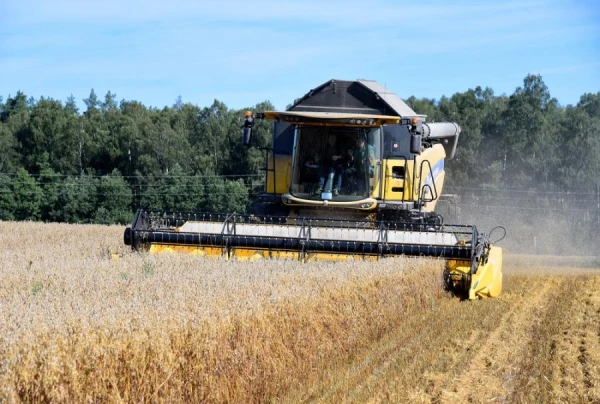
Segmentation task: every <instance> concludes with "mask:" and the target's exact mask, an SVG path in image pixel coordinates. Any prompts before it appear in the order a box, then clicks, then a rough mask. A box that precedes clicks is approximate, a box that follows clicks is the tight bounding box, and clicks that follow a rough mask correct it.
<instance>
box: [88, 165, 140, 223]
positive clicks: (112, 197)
mask: <svg viewBox="0 0 600 404" xmlns="http://www.w3.org/2000/svg"><path fill="white" fill-rule="evenodd" d="M96 194H97V198H96V212H95V214H94V222H95V223H103V224H111V223H120V224H126V223H129V222H131V219H132V216H133V215H132V213H131V201H132V193H131V189H130V188H129V186H128V185H127V183H126V182H125V180H124V179H123V176H122V175H121V173H120V172H119V171H118V170H116V169H115V170H113V172H112V173H110V174H109V175H105V176H102V177H101V178H100V180H99V182H98V184H97V187H96Z"/></svg>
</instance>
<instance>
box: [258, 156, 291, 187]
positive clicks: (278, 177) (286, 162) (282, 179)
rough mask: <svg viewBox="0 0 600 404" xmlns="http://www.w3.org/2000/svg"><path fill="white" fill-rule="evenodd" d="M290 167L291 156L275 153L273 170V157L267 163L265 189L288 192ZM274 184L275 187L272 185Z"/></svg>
mask: <svg viewBox="0 0 600 404" xmlns="http://www.w3.org/2000/svg"><path fill="white" fill-rule="evenodd" d="M291 168H292V156H291V155H284V154H276V155H275V170H273V158H272V157H270V158H269V161H268V163H267V183H266V186H265V188H266V189H265V191H266V192H268V193H273V192H275V193H276V194H284V193H287V192H290V179H291ZM273 184H275V187H274V186H273Z"/></svg>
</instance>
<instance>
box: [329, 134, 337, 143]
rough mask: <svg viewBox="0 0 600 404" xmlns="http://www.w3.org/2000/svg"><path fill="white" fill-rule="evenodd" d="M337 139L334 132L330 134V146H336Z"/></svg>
mask: <svg viewBox="0 0 600 404" xmlns="http://www.w3.org/2000/svg"><path fill="white" fill-rule="evenodd" d="M336 140H337V138H336V136H335V135H334V134H333V133H331V134H329V145H330V146H335V141H336Z"/></svg>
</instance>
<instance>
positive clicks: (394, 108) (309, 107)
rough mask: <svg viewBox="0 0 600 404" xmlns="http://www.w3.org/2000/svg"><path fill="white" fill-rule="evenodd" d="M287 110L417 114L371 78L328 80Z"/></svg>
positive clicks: (399, 114)
mask: <svg viewBox="0 0 600 404" xmlns="http://www.w3.org/2000/svg"><path fill="white" fill-rule="evenodd" d="M288 111H295V112H338V113H348V114H366V115H394V116H399V117H413V116H419V115H418V114H416V113H415V111H413V110H412V109H411V108H410V107H409V106H408V105H407V104H406V103H405V102H404V101H402V100H401V99H400V97H398V96H397V95H396V94H394V93H393V92H391V91H389V90H387V89H386V88H385V87H384V86H382V85H381V84H379V83H377V82H376V81H372V80H356V81H344V80H329V81H327V82H325V83H323V84H321V85H320V86H319V87H317V88H314V89H312V90H310V91H309V92H308V93H306V95H304V96H303V97H302V98H300V99H299V100H297V101H296V102H295V103H294V104H293V105H292V106H291V107H290V108H288Z"/></svg>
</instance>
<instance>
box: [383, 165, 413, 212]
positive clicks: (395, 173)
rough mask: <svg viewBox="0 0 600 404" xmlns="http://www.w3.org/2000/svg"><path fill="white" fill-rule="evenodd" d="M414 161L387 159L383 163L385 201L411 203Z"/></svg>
mask: <svg viewBox="0 0 600 404" xmlns="http://www.w3.org/2000/svg"><path fill="white" fill-rule="evenodd" d="M413 172H414V170H413V161H412V160H407V159H397V158H395V159H386V160H384V161H383V195H382V199H383V200H384V201H393V202H411V201H414V200H415V198H414V197H413V196H412V192H413V189H412V177H413Z"/></svg>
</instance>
